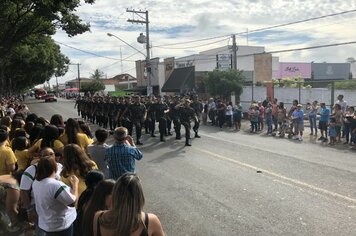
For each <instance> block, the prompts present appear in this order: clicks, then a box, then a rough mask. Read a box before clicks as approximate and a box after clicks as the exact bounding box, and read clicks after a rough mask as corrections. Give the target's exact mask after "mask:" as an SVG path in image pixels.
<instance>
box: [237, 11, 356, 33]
mask: <svg viewBox="0 0 356 236" xmlns="http://www.w3.org/2000/svg"><path fill="white" fill-rule="evenodd" d="M352 12H356V9H354V10H349V11H343V12H338V13H333V14H329V15H324V16H318V17H312V18H308V19H304V20H299V21H293V22H289V23H284V24H279V25H274V26H268V27H263V28H260V29H255V30H250V31H249V32H248V33H249V34H251V33H255V32H259V31H264V30H269V29H274V28H279V27H284V26H288V25H295V24H300V23H304V22H308V21H313V20H319V19H323V18H328V17H332V16H338V15H343V14H348V13H352ZM237 34H246V32H243V33H237Z"/></svg>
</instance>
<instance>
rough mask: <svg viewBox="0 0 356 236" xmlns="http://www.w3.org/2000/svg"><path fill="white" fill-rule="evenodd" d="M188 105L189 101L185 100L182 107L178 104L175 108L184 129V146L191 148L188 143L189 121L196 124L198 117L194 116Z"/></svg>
mask: <svg viewBox="0 0 356 236" xmlns="http://www.w3.org/2000/svg"><path fill="white" fill-rule="evenodd" d="M190 103H191V101H190V100H189V99H185V100H184V104H183V106H182V105H180V104H179V105H177V106H176V108H177V109H178V110H179V117H180V121H181V123H182V125H183V126H184V128H185V146H192V144H190V142H189V140H190V128H191V125H190V122H191V120H194V121H195V122H198V117H197V116H196V114H195V112H194V109H193V108H192V107H191V106H190Z"/></svg>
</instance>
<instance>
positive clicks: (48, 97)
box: [44, 93, 57, 102]
mask: <svg viewBox="0 0 356 236" xmlns="http://www.w3.org/2000/svg"><path fill="white" fill-rule="evenodd" d="M44 99H45V102H57V97H56V96H55V95H54V94H53V93H49V94H47V95H46V96H45V98H44Z"/></svg>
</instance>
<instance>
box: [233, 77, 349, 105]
mask: <svg viewBox="0 0 356 236" xmlns="http://www.w3.org/2000/svg"><path fill="white" fill-rule="evenodd" d="M339 94H342V95H344V100H345V101H347V102H348V105H349V106H356V91H355V90H342V89H335V81H325V82H323V81H317V82H313V81H308V82H294V83H291V82H288V83H284V82H283V81H280V82H278V83H276V82H275V83H273V82H270V83H257V84H251V83H250V84H245V86H244V89H243V93H242V94H241V96H240V99H239V100H240V102H241V105H242V106H243V107H244V108H245V109H247V108H248V107H249V106H250V104H251V102H252V101H256V102H257V101H263V100H265V99H266V98H267V97H271V98H277V99H278V101H279V102H283V103H284V104H285V105H286V107H287V108H289V107H290V106H291V105H292V103H293V100H295V99H296V100H298V102H299V103H301V104H303V105H305V104H306V103H307V102H310V103H311V102H313V101H318V102H325V104H326V105H327V106H330V108H332V106H333V104H335V102H336V101H337V99H336V97H337V96H338V95H339Z"/></svg>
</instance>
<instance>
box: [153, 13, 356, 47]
mask: <svg viewBox="0 0 356 236" xmlns="http://www.w3.org/2000/svg"><path fill="white" fill-rule="evenodd" d="M352 12H356V9H353V10H349V11H342V12H338V13H333V14H329V15H323V16H319V17H312V18H308V19H304V20H299V21H294V22H289V23H283V24H279V25H274V26H269V27H263V28H259V29H254V30H251V31H249V32H248V33H249V34H251V33H255V32H259V31H264V30H269V29H274V28H279V27H283V26H288V25H294V24H300V23H304V22H308V21H313V20H318V19H323V18H328V17H333V16H338V15H343V14H348V13H352ZM246 33H247V32H245V31H244V32H239V33H235V34H236V35H244V34H246ZM230 35H231V34H228V35H221V36H215V37H210V38H203V39H197V40H190V41H185V42H179V43H170V44H161V45H157V46H155V47H164V46H173V45H179V44H189V43H195V42H201V41H207V40H212V39H217V38H222V37H227V36H230Z"/></svg>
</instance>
